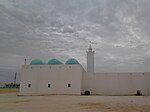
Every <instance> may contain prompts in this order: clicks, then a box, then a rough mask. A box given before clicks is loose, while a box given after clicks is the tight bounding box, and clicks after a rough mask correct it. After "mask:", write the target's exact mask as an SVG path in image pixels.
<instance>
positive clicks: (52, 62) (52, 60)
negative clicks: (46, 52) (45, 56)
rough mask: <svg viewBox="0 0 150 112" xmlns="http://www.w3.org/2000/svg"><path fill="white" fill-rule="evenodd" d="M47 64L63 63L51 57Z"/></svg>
mask: <svg viewBox="0 0 150 112" xmlns="http://www.w3.org/2000/svg"><path fill="white" fill-rule="evenodd" d="M48 64H49V65H58V64H63V63H62V62H61V61H59V60H57V59H51V60H49V61H48Z"/></svg>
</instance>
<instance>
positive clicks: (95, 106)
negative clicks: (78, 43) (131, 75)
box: [0, 93, 150, 112]
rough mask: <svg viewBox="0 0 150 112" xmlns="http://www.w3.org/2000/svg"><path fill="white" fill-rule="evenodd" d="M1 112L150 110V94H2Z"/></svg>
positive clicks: (121, 111) (0, 95) (141, 111)
mask: <svg viewBox="0 0 150 112" xmlns="http://www.w3.org/2000/svg"><path fill="white" fill-rule="evenodd" d="M0 112H150V96H67V95H49V96H17V93H11V94H0Z"/></svg>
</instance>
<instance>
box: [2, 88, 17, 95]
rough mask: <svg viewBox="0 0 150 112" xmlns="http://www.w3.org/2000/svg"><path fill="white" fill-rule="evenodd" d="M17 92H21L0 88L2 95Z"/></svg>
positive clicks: (14, 89) (15, 89)
mask: <svg viewBox="0 0 150 112" xmlns="http://www.w3.org/2000/svg"><path fill="white" fill-rule="evenodd" d="M17 92H19V88H0V94H5V93H17Z"/></svg>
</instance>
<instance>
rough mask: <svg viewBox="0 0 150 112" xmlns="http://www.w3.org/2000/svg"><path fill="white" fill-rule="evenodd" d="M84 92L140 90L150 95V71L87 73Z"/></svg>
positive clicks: (128, 92) (132, 91)
mask: <svg viewBox="0 0 150 112" xmlns="http://www.w3.org/2000/svg"><path fill="white" fill-rule="evenodd" d="M82 86H83V87H82V88H83V89H82V93H84V92H85V91H86V90H89V91H90V92H91V94H99V95H134V94H136V92H137V90H140V91H141V92H142V93H143V95H150V73H87V72H85V73H84V75H83V84H82Z"/></svg>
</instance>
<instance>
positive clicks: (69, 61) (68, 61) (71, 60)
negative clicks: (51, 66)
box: [65, 59, 79, 64]
mask: <svg viewBox="0 0 150 112" xmlns="http://www.w3.org/2000/svg"><path fill="white" fill-rule="evenodd" d="M65 64H79V62H78V61H77V60H76V59H68V60H67V61H66V63H65Z"/></svg>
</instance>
